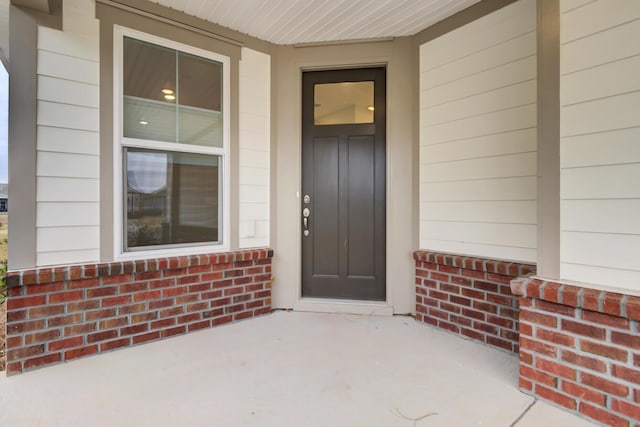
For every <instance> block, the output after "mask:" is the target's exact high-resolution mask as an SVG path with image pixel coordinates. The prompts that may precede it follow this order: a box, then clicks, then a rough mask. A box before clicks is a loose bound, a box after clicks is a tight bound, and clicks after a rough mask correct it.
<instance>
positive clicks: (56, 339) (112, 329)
mask: <svg viewBox="0 0 640 427" xmlns="http://www.w3.org/2000/svg"><path fill="white" fill-rule="evenodd" d="M272 256H273V253H272V251H270V250H253V251H251V250H250V251H241V252H231V253H224V254H212V255H196V256H190V257H175V258H160V259H147V260H146V261H126V262H114V263H105V264H84V265H74V266H64V267H57V268H41V269H36V270H24V271H14V272H11V273H9V275H8V278H7V285H8V295H9V296H8V299H7V302H6V303H7V340H6V355H7V374H8V375H12V374H17V373H21V372H23V371H28V370H31V369H34V368H37V367H40V366H44V365H51V364H55V363H60V362H66V361H70V360H73V359H76V358H79V357H84V356H89V355H92V354H96V353H102V352H105V351H109V350H113V349H117V348H122V347H129V346H132V345H136V344H141V343H145V342H148V341H153V340H157V339H161V338H166V337H170V336H173V335H180V334H185V333H188V332H192V331H196V330H200V329H204V328H210V327H213V326H217V325H221V324H224V323H229V322H233V321H237V320H242V319H247V318H251V317H254V316H258V315H261V314H266V313H269V312H271V280H272V278H271V257H272Z"/></svg>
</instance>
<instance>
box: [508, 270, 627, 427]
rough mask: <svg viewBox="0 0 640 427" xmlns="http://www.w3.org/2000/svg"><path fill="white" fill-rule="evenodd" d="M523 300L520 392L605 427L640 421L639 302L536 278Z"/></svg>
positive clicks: (524, 284) (520, 286) (518, 290)
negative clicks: (573, 412)
mask: <svg viewBox="0 0 640 427" xmlns="http://www.w3.org/2000/svg"><path fill="white" fill-rule="evenodd" d="M512 283H513V285H512V288H513V291H514V293H515V294H517V295H521V296H522V297H521V298H520V310H521V311H520V389H521V390H522V391H523V392H525V393H528V394H533V395H535V396H538V397H540V398H542V399H545V400H547V401H550V402H552V403H554V404H556V405H559V406H561V407H564V408H566V409H568V410H570V411H575V412H577V413H579V414H580V415H582V416H584V417H587V418H591V419H592V420H595V421H597V422H599V423H603V424H605V425H609V426H623V427H630V426H637V425H638V424H637V422H638V420H640V335H639V332H640V326H639V321H640V298H639V297H632V296H624V295H622V294H617V293H613V292H604V291H595V290H591V289H584V288H579V287H576V286H571V285H563V284H561V283H556V282H545V281H542V280H537V279H524V280H515V281H514V282H512Z"/></svg>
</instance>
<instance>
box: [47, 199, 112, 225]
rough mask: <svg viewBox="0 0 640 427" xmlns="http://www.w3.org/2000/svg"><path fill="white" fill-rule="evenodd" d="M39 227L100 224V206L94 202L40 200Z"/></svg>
mask: <svg viewBox="0 0 640 427" xmlns="http://www.w3.org/2000/svg"><path fill="white" fill-rule="evenodd" d="M36 209H37V218H38V219H37V221H38V222H37V224H36V225H37V226H38V227H71V226H85V225H95V226H98V225H100V207H99V206H98V204H97V203H93V202H39V203H38V206H37V208H36Z"/></svg>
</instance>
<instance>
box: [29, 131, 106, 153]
mask: <svg viewBox="0 0 640 427" xmlns="http://www.w3.org/2000/svg"><path fill="white" fill-rule="evenodd" d="M37 139H38V150H39V151H49V152H56V153H70V154H91V155H94V156H97V155H98V154H100V135H99V134H98V132H92V131H85V130H80V129H68V128H58V127H51V126H38V138H37Z"/></svg>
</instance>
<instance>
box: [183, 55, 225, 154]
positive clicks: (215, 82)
mask: <svg viewBox="0 0 640 427" xmlns="http://www.w3.org/2000/svg"><path fill="white" fill-rule="evenodd" d="M178 70H179V72H178V89H179V91H178V101H179V102H178V103H179V106H178V114H179V116H178V129H179V131H178V132H179V134H178V141H179V142H181V143H183V144H195V145H204V146H208V147H219V148H222V145H223V144H222V64H221V63H219V62H216V61H211V60H208V59H204V58H201V57H199V56H194V55H188V54H186V53H182V52H180V53H179V54H178Z"/></svg>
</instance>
